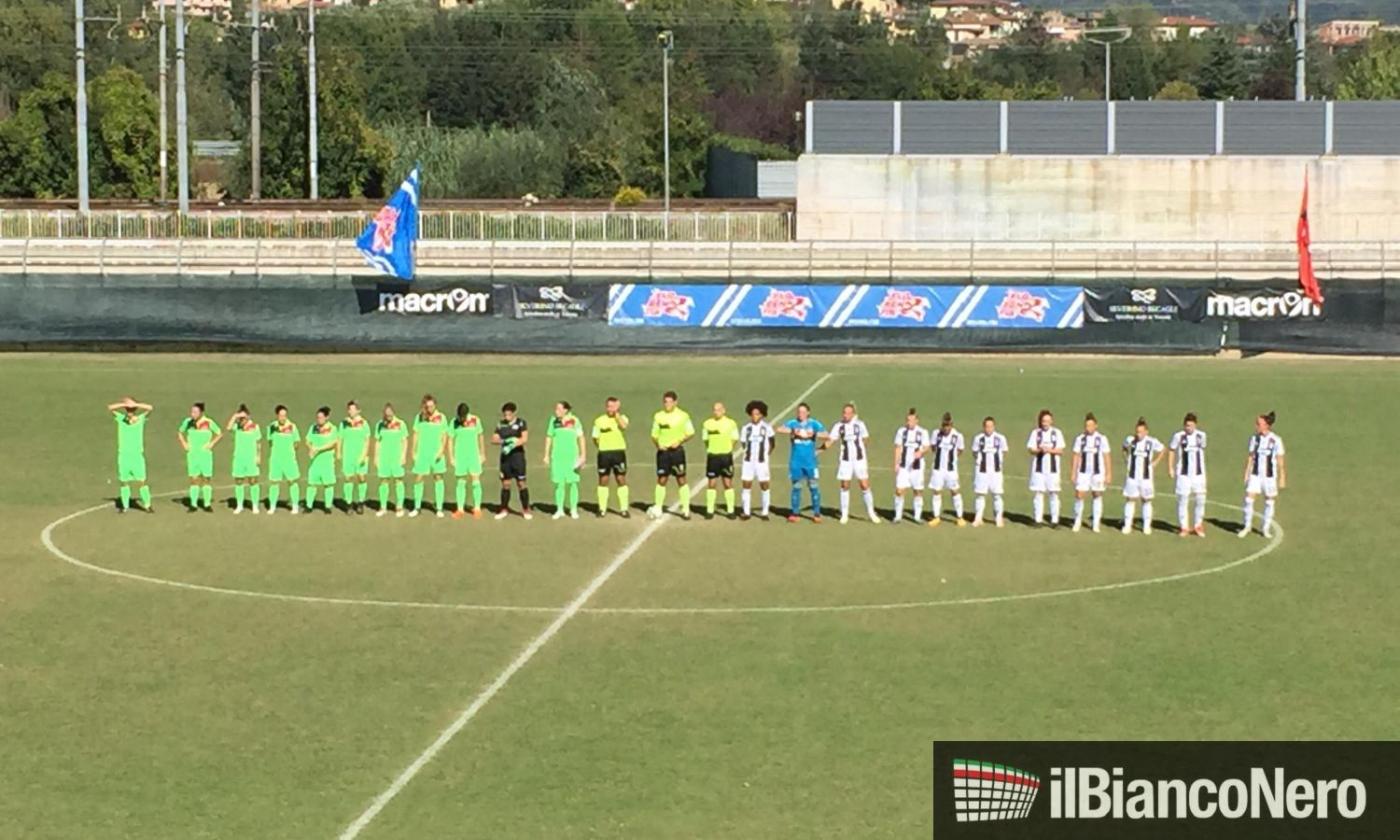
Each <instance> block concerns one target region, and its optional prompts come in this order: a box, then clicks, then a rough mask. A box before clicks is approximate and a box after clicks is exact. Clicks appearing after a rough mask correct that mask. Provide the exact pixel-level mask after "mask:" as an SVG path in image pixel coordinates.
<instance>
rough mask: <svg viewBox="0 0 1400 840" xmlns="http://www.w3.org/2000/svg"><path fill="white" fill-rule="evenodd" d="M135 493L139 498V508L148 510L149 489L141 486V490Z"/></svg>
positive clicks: (149, 500)
mask: <svg viewBox="0 0 1400 840" xmlns="http://www.w3.org/2000/svg"><path fill="white" fill-rule="evenodd" d="M136 492H137V494H138V495H139V496H140V497H141V506H142V507H144V508H146V509H147V510H149V509H150V507H151V488H149V487H147V486H146V485H144V484H142V485H141V489H140V490H137V491H136Z"/></svg>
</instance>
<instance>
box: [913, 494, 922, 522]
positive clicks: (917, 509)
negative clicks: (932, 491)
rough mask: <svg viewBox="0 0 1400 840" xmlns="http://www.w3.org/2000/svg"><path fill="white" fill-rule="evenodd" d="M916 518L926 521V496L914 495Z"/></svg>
mask: <svg viewBox="0 0 1400 840" xmlns="http://www.w3.org/2000/svg"><path fill="white" fill-rule="evenodd" d="M914 518H915V519H917V520H919V521H920V522H922V521H923V520H924V494H923V493H915V494H914Z"/></svg>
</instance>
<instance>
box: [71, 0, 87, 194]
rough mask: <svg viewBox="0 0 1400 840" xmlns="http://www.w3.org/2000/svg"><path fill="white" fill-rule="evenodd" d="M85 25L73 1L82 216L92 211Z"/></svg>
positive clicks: (79, 6)
mask: <svg viewBox="0 0 1400 840" xmlns="http://www.w3.org/2000/svg"><path fill="white" fill-rule="evenodd" d="M86 25H87V18H86V16H84V14H83V0H73V39H74V50H73V56H74V60H75V61H76V62H77V82H78V86H77V96H76V99H75V105H76V106H77V108H76V110H77V112H78V212H80V213H82V214H83V215H87V213H88V211H90V210H91V209H92V205H91V203H90V202H89V196H88V119H87V45H86V37H85V36H84V33H83V28H84V27H85V26H86Z"/></svg>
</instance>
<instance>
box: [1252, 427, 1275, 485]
mask: <svg viewBox="0 0 1400 840" xmlns="http://www.w3.org/2000/svg"><path fill="white" fill-rule="evenodd" d="M1249 454H1250V455H1252V456H1254V475H1258V476H1263V477H1264V478H1276V477H1277V476H1278V459H1279V456H1280V455H1283V454H1284V452H1283V438H1281V437H1279V436H1278V435H1276V434H1274V433H1273V432H1265V433H1264V434H1262V435H1261V434H1254V435H1251V436H1250V438H1249Z"/></svg>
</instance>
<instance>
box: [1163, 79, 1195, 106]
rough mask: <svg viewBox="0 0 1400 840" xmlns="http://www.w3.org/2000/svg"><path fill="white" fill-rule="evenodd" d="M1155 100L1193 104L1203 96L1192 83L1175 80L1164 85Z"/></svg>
mask: <svg viewBox="0 0 1400 840" xmlns="http://www.w3.org/2000/svg"><path fill="white" fill-rule="evenodd" d="M1155 98H1156V99H1161V100H1163V101H1166V102H1191V101H1194V100H1197V99H1200V98H1201V94H1200V92H1199V91H1197V90H1196V86H1195V85H1193V84H1191V83H1190V82H1183V81H1181V80H1180V79H1173V80H1172V81H1170V82H1167V83H1166V84H1164V85H1162V87H1161V89H1159V90H1158V91H1157V96H1156V97H1155Z"/></svg>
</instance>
